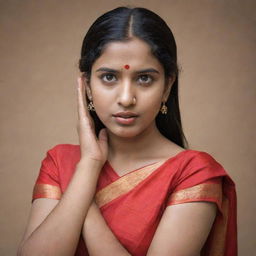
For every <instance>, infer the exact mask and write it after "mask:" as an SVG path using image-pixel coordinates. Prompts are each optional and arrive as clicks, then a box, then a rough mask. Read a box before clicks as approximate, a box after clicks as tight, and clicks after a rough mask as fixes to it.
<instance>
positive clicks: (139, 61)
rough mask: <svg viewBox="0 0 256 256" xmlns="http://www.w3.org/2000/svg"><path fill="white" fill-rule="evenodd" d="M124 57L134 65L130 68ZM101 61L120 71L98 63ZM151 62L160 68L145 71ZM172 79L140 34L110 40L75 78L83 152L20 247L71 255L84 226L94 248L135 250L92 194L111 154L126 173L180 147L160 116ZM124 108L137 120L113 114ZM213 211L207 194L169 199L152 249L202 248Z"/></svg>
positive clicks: (42, 205)
mask: <svg viewBox="0 0 256 256" xmlns="http://www.w3.org/2000/svg"><path fill="white" fill-rule="evenodd" d="M124 63H127V64H125V65H130V68H129V69H126V68H125V67H124ZM102 68H108V69H112V70H116V71H115V72H113V71H111V72H109V71H108V72H106V71H98V70H99V69H102ZM149 68H150V69H151V70H152V69H154V70H155V71H156V72H153V73H152V72H141V71H140V70H143V69H149ZM174 80H175V77H169V79H168V83H167V84H166V83H165V77H164V70H163V67H162V65H161V64H160V63H159V61H158V60H157V59H156V58H155V57H154V56H153V55H152V54H151V51H150V48H149V46H148V45H147V44H146V43H144V42H143V41H141V40H139V39H137V38H132V39H131V40H130V41H128V42H122V43H121V42H112V43H111V44H109V45H108V46H107V47H106V49H105V50H104V52H103V54H102V55H101V56H100V57H99V58H98V59H97V60H96V61H95V63H94V64H93V66H92V73H91V79H90V84H88V83H86V81H85V80H84V79H83V80H82V79H81V78H79V79H78V90H77V92H78V93H77V102H78V125H77V128H78V136H79V142H80V147H81V160H80V162H79V163H78V165H77V168H76V171H75V173H74V175H73V177H72V180H71V182H70V184H69V186H68V188H67V190H66V192H65V193H64V195H63V197H62V198H61V200H59V201H57V200H53V199H36V200H35V201H34V202H33V204H32V207H31V213H30V217H29V221H28V224H27V229H26V232H25V234H24V237H23V239H22V242H21V245H20V248H19V253H18V255H44V256H45V255H55V256H58V255H74V250H75V248H76V244H77V241H78V238H79V235H80V232H81V229H82V234H83V237H84V240H85V241H86V244H87V247H88V250H89V254H90V255H92V256H98V255H111V256H115V255H116V256H117V255H118V256H120V255H130V254H129V252H128V251H127V250H126V249H125V248H124V247H123V245H122V244H120V243H119V241H118V240H117V239H116V237H115V236H114V235H113V233H112V231H111V230H110V229H109V227H108V226H107V224H106V222H105V220H104V218H103V217H102V215H101V212H100V210H99V208H98V206H97V205H96V204H95V203H94V202H93V196H94V193H95V186H96V183H97V178H98V174H99V173H100V170H101V168H102V166H103V164H104V162H105V161H106V159H108V160H109V161H110V162H111V165H112V166H113V167H114V169H115V171H116V172H117V173H118V174H119V175H123V174H125V173H126V172H128V171H130V170H134V169H136V168H139V167H141V166H144V165H146V164H149V163H152V162H155V161H159V160H162V159H167V158H169V157H170V156H172V155H176V154H177V153H179V152H180V151H182V150H183V149H182V148H180V147H179V146H177V145H176V144H174V143H172V142H171V141H169V140H167V139H166V138H164V137H163V136H162V135H161V134H160V132H159V131H158V129H157V128H156V124H155V117H156V115H157V113H158V111H159V109H160V107H161V102H163V101H166V99H167V97H168V95H169V92H170V89H171V86H172V84H173V82H174ZM85 90H86V92H87V95H88V97H89V99H90V100H93V103H94V106H95V109H96V112H97V114H98V116H99V118H100V119H101V121H102V122H103V123H104V124H105V126H106V129H104V130H102V131H101V132H100V135H99V138H97V137H96V136H95V134H94V129H93V128H94V124H93V121H92V119H91V118H90V115H89V113H88V110H87V108H86V106H87V102H86V98H85ZM134 97H135V98H136V102H135V103H134V100H133V99H134ZM120 111H132V112H135V113H137V114H138V118H137V119H136V121H135V122H134V123H133V124H132V125H120V124H118V123H117V122H116V120H115V118H113V114H115V113H117V112H120ZM169 111H171V110H169ZM159 148H161V151H159V150H158V149H159ZM127 155H129V158H127ZM85 188H86V189H85ZM215 213H216V206H215V205H214V204H213V203H207V202H194V203H185V204H181V205H174V206H169V207H167V209H166V210H165V212H164V215H163V217H162V219H161V222H160V224H159V226H158V228H157V231H156V233H155V236H154V238H153V241H152V243H151V245H150V248H149V251H148V254H147V255H151V256H156V255H157V256H158V255H161V256H165V255H166V256H167V255H168V256H170V255H171V256H176V255H177V256H196V255H199V251H200V249H201V247H202V246H203V244H204V242H205V240H206V238H207V236H208V234H209V231H210V229H211V226H212V223H213V221H214V218H215ZM188 227H189V228H188ZM59 241H62V242H61V243H59ZM53 252H54V253H53Z"/></svg>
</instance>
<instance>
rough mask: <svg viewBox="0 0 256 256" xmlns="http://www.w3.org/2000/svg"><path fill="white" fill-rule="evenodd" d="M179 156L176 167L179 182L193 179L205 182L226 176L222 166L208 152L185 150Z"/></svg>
mask: <svg viewBox="0 0 256 256" xmlns="http://www.w3.org/2000/svg"><path fill="white" fill-rule="evenodd" d="M179 155H180V157H179V159H178V160H179V161H178V162H179V163H178V165H179V177H180V179H181V180H183V179H187V178H189V179H191V178H193V177H194V178H198V179H200V180H207V179H210V178H213V177H221V176H225V175H226V174H227V173H226V171H225V170H224V168H223V166H222V165H221V164H220V163H219V162H218V161H217V160H216V159H215V158H214V157H213V156H212V155H211V154H210V153H208V152H205V151H199V150H194V149H187V150H184V151H183V152H181V153H180V154H179Z"/></svg>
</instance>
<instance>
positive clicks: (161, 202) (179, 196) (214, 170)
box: [33, 144, 237, 256]
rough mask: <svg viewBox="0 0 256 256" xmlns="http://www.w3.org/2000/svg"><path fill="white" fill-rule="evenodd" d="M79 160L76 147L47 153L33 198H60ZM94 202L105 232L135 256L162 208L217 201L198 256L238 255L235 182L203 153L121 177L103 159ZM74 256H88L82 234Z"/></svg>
mask: <svg viewBox="0 0 256 256" xmlns="http://www.w3.org/2000/svg"><path fill="white" fill-rule="evenodd" d="M79 160H80V148H79V145H70V144H60V145H57V146H55V147H54V148H52V149H51V150H49V151H48V152H47V155H46V157H45V159H44V160H43V161H42V165H41V169H40V173H39V176H38V178H37V181H36V184H35V186H34V191H33V200H34V199H37V198H53V199H58V200H59V199H60V198H61V196H62V194H63V193H64V192H65V190H66V188H67V186H68V184H69V182H70V180H71V178H72V175H73V173H74V171H75V167H76V164H77V162H78V161H79ZM95 200H96V203H97V205H98V206H99V208H100V210H101V213H102V215H103V217H104V219H105V221H106V223H107V224H108V226H109V228H110V229H111V230H112V232H113V233H114V235H115V236H116V237H117V239H118V240H119V241H120V243H121V244H122V245H123V246H124V247H125V248H126V249H127V250H128V251H129V252H130V254H132V255H134V256H143V255H146V254H147V250H148V248H149V246H150V243H151V241H152V239H153V236H154V234H155V231H156V229H157V226H158V224H159V222H160V220H161V217H162V215H163V212H164V211H165V209H166V207H169V206H172V205H175V204H182V203H187V202H195V201H206V202H212V203H215V204H216V205H217V208H218V212H217V215H216V218H215V221H214V224H213V226H212V229H211V231H210V234H209V236H208V238H207V241H206V243H205V244H204V246H203V248H202V250H201V254H200V255H201V256H236V255H237V226H236V191H235V184H234V182H233V181H232V179H231V178H230V177H229V176H228V174H227V173H226V171H225V170H224V168H223V167H222V166H221V165H220V164H219V163H218V162H217V161H216V160H215V159H214V158H213V157H212V156H211V155H209V154H208V153H206V152H202V151H197V150H184V151H182V152H180V153H178V154H177V155H175V156H172V157H170V158H169V159H167V160H165V161H162V162H156V163H153V164H150V165H147V166H144V167H141V168H139V169H136V170H133V171H131V172H129V173H127V174H125V175H123V176H119V175H118V174H117V173H116V172H115V170H114V169H113V168H112V166H111V164H110V163H109V162H108V161H107V162H106V163H105V165H104V166H103V168H102V171H101V173H100V176H99V179H98V184H97V189H96V195H95ZM75 255H77V256H78V255H79V256H80V255H89V254H88V252H87V249H86V245H85V244H84V241H83V238H82V236H81V237H80V241H79V244H78V246H77V251H76V254H75Z"/></svg>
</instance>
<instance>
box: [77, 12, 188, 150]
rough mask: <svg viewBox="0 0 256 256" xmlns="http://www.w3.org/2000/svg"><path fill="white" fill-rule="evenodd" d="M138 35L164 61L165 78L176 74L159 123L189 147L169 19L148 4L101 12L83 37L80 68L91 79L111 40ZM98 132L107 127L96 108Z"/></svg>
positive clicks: (163, 131)
mask: <svg viewBox="0 0 256 256" xmlns="http://www.w3.org/2000/svg"><path fill="white" fill-rule="evenodd" d="M131 37H137V38H139V39H141V40H143V41H144V42H146V43H147V44H148V45H149V46H150V47H151V50H152V54H153V55H154V56H155V57H156V58H157V59H158V61H159V62H160V63H161V64H162V66H163V68H164V72H165V80H166V81H167V79H168V78H169V77H170V76H175V77H176V79H175V82H174V84H173V85H172V89H171V92H170V95H169V97H168V99H167V102H166V106H167V107H168V114H167V115H163V114H161V113H160V112H159V113H158V115H157V116H156V126H157V128H158V129H159V131H160V132H161V134H162V135H164V136H165V137H166V138H168V139H169V140H171V141H172V142H174V143H176V144H178V145H179V146H181V147H183V148H186V147H187V145H188V143H187V140H186V138H185V135H184V133H183V130H182V125H181V117H180V109H179V97H178V66H177V49H176V43H175V39H174V36H173V34H172V31H171V30H170V28H169V27H168V25H167V24H166V23H165V21H164V20H163V19H162V18H161V17H160V16H158V15H157V14H156V13H154V12H152V11H150V10H148V9H146V8H128V7H118V8H115V9H113V10H111V11H109V12H107V13H105V14H103V15H102V16H100V17H99V18H98V19H97V20H96V21H95V22H94V23H93V24H92V26H91V27H90V28H89V30H88V32H87V33H86V35H85V38H84V40H83V45H82V50H81V58H80V60H79V69H80V71H81V72H83V73H84V75H85V77H86V79H87V80H88V81H90V76H91V69H92V65H93V63H94V62H95V60H96V59H97V58H98V57H100V55H101V54H102V53H103V51H104V48H105V47H106V45H107V44H108V43H110V42H117V41H119V42H125V41H127V40H129V39H131ZM90 114H91V116H92V118H93V120H94V123H95V133H96V135H97V136H98V134H99V131H100V130H101V129H102V128H104V127H105V126H104V124H103V123H102V122H101V121H100V119H99V118H98V116H97V114H96V112H92V111H91V112H90Z"/></svg>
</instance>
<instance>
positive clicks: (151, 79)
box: [100, 73, 155, 85]
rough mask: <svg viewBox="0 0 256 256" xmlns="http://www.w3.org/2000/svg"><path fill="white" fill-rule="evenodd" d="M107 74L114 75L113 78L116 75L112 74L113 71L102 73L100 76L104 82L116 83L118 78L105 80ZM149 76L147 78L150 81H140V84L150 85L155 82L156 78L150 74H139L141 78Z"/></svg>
mask: <svg viewBox="0 0 256 256" xmlns="http://www.w3.org/2000/svg"><path fill="white" fill-rule="evenodd" d="M107 76H112V78H113V77H115V74H112V73H105V74H102V75H101V76H100V79H101V80H102V81H103V82H104V83H109V84H110V83H114V82H116V81H117V80H116V79H115V80H114V81H113V80H111V81H107V80H104V78H106V77H107ZM145 76H146V77H147V78H149V80H150V81H149V82H139V84H142V85H150V84H151V83H153V81H154V80H155V79H154V77H152V76H151V75H148V74H143V75H139V78H141V77H145Z"/></svg>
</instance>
